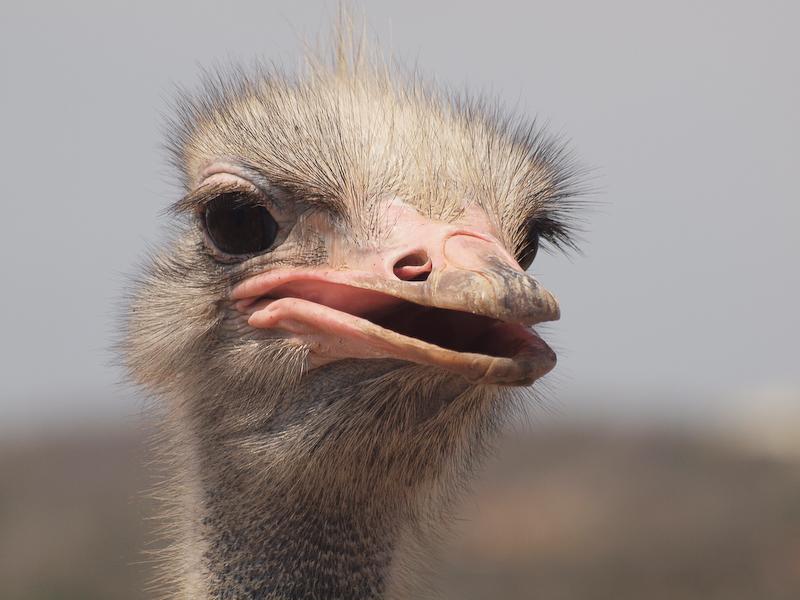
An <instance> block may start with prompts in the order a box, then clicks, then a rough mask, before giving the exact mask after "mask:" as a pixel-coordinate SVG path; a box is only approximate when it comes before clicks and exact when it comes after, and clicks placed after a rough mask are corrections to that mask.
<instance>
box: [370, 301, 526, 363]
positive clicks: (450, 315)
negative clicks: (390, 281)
mask: <svg viewBox="0 0 800 600" xmlns="http://www.w3.org/2000/svg"><path fill="white" fill-rule="evenodd" d="M370 320H371V321H372V322H373V323H375V324H376V325H380V326H381V327H383V328H384V329H389V330H391V331H394V332H395V333H399V334H401V335H404V336H407V337H411V338H416V339H418V340H422V341H423V342H427V343H429V344H433V345H435V346H439V347H440V348H445V349H447V350H453V351H455V352H471V353H475V354H485V355H488V356H494V357H504V358H510V357H512V356H514V355H515V354H517V352H518V351H519V346H520V344H519V342H518V341H517V340H515V339H514V337H513V336H510V335H509V333H510V332H509V329H511V328H514V327H520V326H518V325H511V324H507V323H503V322H502V321H499V320H497V319H493V318H491V317H484V316H481V315H473V314H470V313H466V312H460V311H457V310H448V309H444V308H434V307H427V306H420V305H418V304H413V303H411V302H404V303H403V304H402V305H401V306H399V307H398V308H397V310H396V311H395V312H393V313H391V314H389V315H383V316H382V317H380V318H378V319H374V320H373V319H370Z"/></svg>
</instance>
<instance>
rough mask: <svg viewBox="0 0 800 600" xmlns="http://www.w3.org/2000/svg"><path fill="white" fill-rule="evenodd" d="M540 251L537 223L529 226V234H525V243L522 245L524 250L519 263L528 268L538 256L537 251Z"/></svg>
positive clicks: (521, 252)
mask: <svg viewBox="0 0 800 600" xmlns="http://www.w3.org/2000/svg"><path fill="white" fill-rule="evenodd" d="M538 251H539V230H538V229H537V228H536V226H535V225H531V226H529V227H528V235H526V236H525V243H524V244H523V245H522V250H521V251H520V253H519V265H520V266H521V267H522V268H523V269H526V270H527V269H528V267H530V266H531V264H532V263H533V259H534V258H536V253H537V252H538Z"/></svg>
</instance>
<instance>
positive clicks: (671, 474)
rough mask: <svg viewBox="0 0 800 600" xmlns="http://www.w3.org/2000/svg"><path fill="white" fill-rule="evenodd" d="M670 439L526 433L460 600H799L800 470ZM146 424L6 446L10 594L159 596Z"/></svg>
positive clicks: (448, 576)
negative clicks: (150, 585) (151, 541)
mask: <svg viewBox="0 0 800 600" xmlns="http://www.w3.org/2000/svg"><path fill="white" fill-rule="evenodd" d="M744 448H745V447H744V446H740V445H736V444H732V443H730V442H723V441H721V440H715V439H714V438H710V437H708V436H705V435H703V436H702V437H700V436H697V435H696V436H694V437H692V436H690V435H688V434H686V433H685V432H684V433H679V432H675V431H673V432H670V431H667V430H655V429H652V430H647V429H641V428H639V429H636V428H629V429H627V430H618V431H614V430H610V429H608V428H605V429H603V428H598V427H584V428H577V427H576V428H572V429H568V430H553V429H545V430H543V431H534V432H532V433H530V434H525V435H517V436H516V437H512V438H511V439H510V440H509V441H508V442H507V443H505V444H504V445H503V447H502V448H501V449H500V451H499V452H498V455H497V456H496V457H495V458H493V459H492V460H491V461H490V462H489V464H488V465H487V468H486V470H485V474H484V476H483V477H482V479H481V480H480V482H479V483H478V485H477V488H476V492H475V494H474V495H473V496H471V497H470V498H469V499H468V500H467V501H466V502H465V504H464V506H463V507H462V509H461V510H460V515H459V519H458V526H457V531H456V535H455V536H454V538H453V539H452V541H451V542H449V544H448V546H447V550H446V553H445V556H446V566H445V567H444V568H443V569H442V570H441V580H442V586H443V588H444V590H445V598H447V599H453V600H455V599H463V600H472V599H479V598H480V599H484V598H486V599H489V598H502V599H522V598H524V599H546V600H577V599H581V600H586V599H598V600H600V599H608V600H612V599H613V600H625V599H648V600H660V599H665V600H666V599H680V600H694V599H698V600H699V599H701V598H702V599H704V600H716V599H719V600H740V599H741V600H744V599H747V600H797V599H798V598H800V460H798V459H797V458H792V457H791V456H783V457H777V456H771V455H768V454H759V453H757V452H755V451H753V450H752V449H750V450H745V449H744ZM146 465H147V452H146V447H145V444H144V442H143V433H142V429H141V428H135V427H130V428H122V427H120V428H116V429H115V428H111V427H108V428H103V429H99V428H98V429H87V430H81V431H62V432H60V433H51V434H49V435H46V436H35V437H30V436H27V437H26V436H22V437H18V438H17V439H16V440H10V439H7V440H5V441H0V482H2V483H1V484H0V598H2V599H3V600H21V599H25V600H45V599H47V600H55V599H59V600H60V599H65V600H66V599H70V600H72V599H74V600H79V599H80V600H93V599H122V600H124V599H128V598H131V599H133V598H137V599H139V598H147V597H148V596H147V594H146V593H145V592H143V591H142V590H143V589H144V586H145V583H144V582H145V581H146V580H147V577H148V576H149V574H150V566H149V565H148V564H147V562H146V560H145V558H144V557H143V556H142V554H141V550H142V548H143V547H144V546H145V542H146V540H147V539H148V538H149V537H150V530H151V528H152V524H151V523H150V522H149V521H148V520H147V517H148V516H150V515H152V513H153V510H154V507H153V505H152V502H150V501H148V500H146V499H145V497H144V496H143V495H142V494H141V492H142V491H143V490H146V489H148V487H149V486H150V484H151V483H152V474H151V473H150V471H149V470H148V467H147V466H146Z"/></svg>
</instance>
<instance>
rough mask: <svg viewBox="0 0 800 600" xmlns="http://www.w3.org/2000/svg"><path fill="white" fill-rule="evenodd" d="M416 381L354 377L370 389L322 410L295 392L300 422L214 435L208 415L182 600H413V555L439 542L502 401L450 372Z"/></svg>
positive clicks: (186, 514)
mask: <svg viewBox="0 0 800 600" xmlns="http://www.w3.org/2000/svg"><path fill="white" fill-rule="evenodd" d="M412 379H413V381H415V382H416V384H417V385H410V384H408V383H406V384H398V383H397V380H396V379H394V380H392V381H393V383H392V385H381V384H380V382H377V383H376V381H375V380H372V381H371V385H369V386H366V383H365V382H359V384H358V385H359V386H365V388H364V389H366V387H368V388H369V393H361V394H359V393H357V390H354V389H351V390H350V391H351V392H352V395H349V396H347V395H342V394H340V395H339V396H338V397H337V398H336V399H335V401H333V402H332V403H331V404H327V405H325V404H323V406H324V408H319V406H320V405H319V398H318V397H316V398H314V399H309V398H308V397H302V398H301V397H294V398H290V399H288V400H287V401H286V403H287V404H288V405H289V406H292V407H293V409H292V410H294V411H295V414H293V415H289V416H286V415H285V414H283V415H282V416H281V418H280V419H273V420H270V421H269V422H268V423H262V424H260V425H259V426H258V427H257V432H255V433H253V432H251V433H248V434H245V435H240V436H230V435H228V434H227V433H226V434H225V435H219V431H218V430H217V431H214V430H213V425H212V420H208V421H206V425H205V429H202V428H200V429H198V430H197V431H196V432H195V433H194V434H191V433H189V436H190V437H191V438H193V439H185V440H183V441H182V442H181V445H182V446H183V448H184V450H185V449H186V448H187V447H188V448H193V450H191V453H192V456H191V457H189V460H188V464H191V468H190V469H189V470H188V471H187V474H186V480H188V481H191V482H192V484H191V485H190V486H189V487H190V488H191V489H186V490H185V492H184V496H185V497H184V498H183V501H182V505H181V506H182V507H181V509H180V510H182V511H183V519H184V521H183V526H182V530H183V532H184V536H185V537H186V538H187V539H185V540H183V541H182V542H180V541H179V546H181V547H183V548H184V549H185V555H184V556H183V557H182V558H181V559H180V562H181V563H182V565H181V566H179V567H178V568H179V571H182V575H181V579H182V585H181V588H182V589H181V592H182V594H181V595H179V596H177V597H192V598H208V599H211V598H215V599H216V598H242V599H255V598H269V599H273V598H274V599H289V598H291V599H295V598H318V599H320V600H327V599H333V598H348V599H353V600H360V599H363V600H366V599H375V600H377V599H384V598H408V597H419V596H418V594H417V593H416V592H409V590H410V589H415V588H414V586H415V585H417V583H415V581H417V582H418V581H421V580H423V579H424V578H425V575H424V574H422V573H419V572H418V571H419V570H420V569H423V570H424V567H425V565H424V564H423V565H419V564H418V563H417V561H419V558H418V557H419V556H421V555H423V554H424V553H426V552H430V551H431V550H432V548H433V547H434V545H435V544H434V543H433V540H434V539H436V538H437V536H438V534H439V533H441V527H442V524H443V523H444V522H446V521H447V519H446V515H447V514H448V512H449V509H450V500H451V498H452V496H453V492H455V491H456V490H457V488H458V487H459V484H460V483H462V482H463V480H464V476H465V474H466V473H467V471H469V470H470V467H471V465H472V463H473V458H475V457H476V456H479V455H480V454H481V452H480V449H481V448H482V447H483V440H484V438H485V437H486V434H487V433H490V432H491V431H492V430H493V429H494V425H496V424H497V422H498V419H496V418H495V417H496V416H497V415H496V414H495V410H494V408H493V407H495V406H497V404H498V403H497V402H495V400H496V399H497V394H496V390H495V391H491V390H486V389H482V388H467V386H466V385H465V384H464V382H463V381H462V382H455V381H454V380H453V378H452V377H441V376H439V377H438V378H436V377H434V378H431V377H428V378H427V379H425V380H420V379H419V378H412ZM329 387H330V386H329ZM412 390H413V391H412ZM307 391H308V390H306V392H307ZM309 406H315V407H316V408H315V409H314V411H313V413H309V412H308V408H309ZM326 414H327V415H333V414H336V415H337V417H338V418H337V420H336V421H332V420H329V418H328V417H326ZM301 416H302V419H301V418H300V417H301ZM315 418H316V421H315ZM301 421H302V423H303V425H302V431H298V430H296V429H295V428H296V427H298V424H299V423H300V422H301ZM195 422H197V420H195ZM196 429H197V428H196ZM184 487H185V486H184ZM409 561H411V562H409ZM426 562H430V561H429V560H426ZM409 571H411V572H412V573H413V578H414V579H415V581H409V580H408V578H407V576H406V575H407V573H408V572H409Z"/></svg>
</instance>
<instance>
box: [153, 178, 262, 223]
mask: <svg viewBox="0 0 800 600" xmlns="http://www.w3.org/2000/svg"><path fill="white" fill-rule="evenodd" d="M222 194H236V195H237V198H239V197H241V199H242V200H241V203H242V204H259V201H258V199H257V198H255V196H254V194H253V192H252V190H249V189H246V188H243V187H242V186H237V185H231V184H229V183H221V184H209V185H203V186H200V187H199V188H197V189H195V190H192V191H191V192H189V193H188V194H186V195H185V196H184V197H183V198H181V199H180V200H178V201H177V202H175V203H174V204H173V205H172V206H170V207H169V208H168V209H167V212H168V213H170V214H172V215H184V214H192V213H194V214H196V213H199V212H200V210H201V209H202V208H203V207H204V206H206V205H207V204H208V203H209V202H211V201H212V200H213V199H214V198H217V197H218V196H221V195H222Z"/></svg>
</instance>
